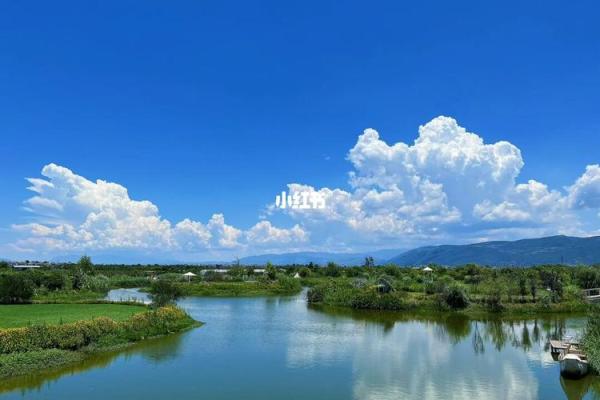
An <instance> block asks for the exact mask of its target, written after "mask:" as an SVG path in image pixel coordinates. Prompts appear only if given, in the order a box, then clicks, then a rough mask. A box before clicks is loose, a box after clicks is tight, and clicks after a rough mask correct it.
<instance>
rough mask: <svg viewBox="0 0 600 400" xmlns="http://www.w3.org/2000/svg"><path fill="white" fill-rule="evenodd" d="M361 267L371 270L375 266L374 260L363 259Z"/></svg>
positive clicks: (369, 258) (369, 257)
mask: <svg viewBox="0 0 600 400" xmlns="http://www.w3.org/2000/svg"><path fill="white" fill-rule="evenodd" d="M363 266H364V267H365V268H373V267H374V266H375V260H374V259H373V257H371V256H368V257H365V263H364V264H363Z"/></svg>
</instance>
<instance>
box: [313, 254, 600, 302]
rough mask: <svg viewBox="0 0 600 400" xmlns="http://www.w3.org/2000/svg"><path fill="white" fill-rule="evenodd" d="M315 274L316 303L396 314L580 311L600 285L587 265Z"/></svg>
mask: <svg viewBox="0 0 600 400" xmlns="http://www.w3.org/2000/svg"><path fill="white" fill-rule="evenodd" d="M309 274H311V275H310V276H312V277H313V278H314V277H316V276H319V277H321V279H320V280H319V279H313V280H314V282H315V284H314V285H313V288H312V289H311V290H310V292H309V294H308V300H309V302H311V303H322V304H330V305H339V306H347V307H352V308H370V309H392V310H399V309H411V308H419V307H423V306H428V307H431V308H436V309H454V310H457V309H465V308H467V307H470V308H478V309H481V310H485V311H492V312H500V311H504V310H506V309H507V308H509V309H512V310H523V311H526V310H538V311H542V310H547V311H559V310H561V311H574V310H583V309H585V307H586V303H585V298H584V295H583V293H582V289H589V288H597V287H600V268H599V267H587V266H578V267H567V266H561V265H545V266H537V267H532V268H489V267H481V266H478V265H473V264H471V265H465V266H461V267H456V268H444V267H440V266H430V267H429V268H428V269H426V270H424V269H415V268H399V267H397V266H393V265H390V266H385V267H354V268H339V267H337V266H335V265H328V266H327V267H325V268H321V269H316V270H314V271H313V270H310V272H309ZM323 278H329V279H328V280H323ZM308 280H310V278H309V279H308Z"/></svg>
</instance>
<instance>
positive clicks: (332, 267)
mask: <svg viewBox="0 0 600 400" xmlns="http://www.w3.org/2000/svg"><path fill="white" fill-rule="evenodd" d="M323 275H325V276H330V277H332V278H335V277H338V276H340V275H342V268H341V267H340V266H338V265H337V264H336V263H334V262H329V263H327V266H326V267H325V268H323Z"/></svg>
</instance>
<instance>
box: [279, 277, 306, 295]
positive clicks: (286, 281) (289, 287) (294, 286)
mask: <svg viewBox="0 0 600 400" xmlns="http://www.w3.org/2000/svg"><path fill="white" fill-rule="evenodd" d="M278 284H279V287H280V291H281V292H282V293H294V292H299V291H300V290H302V285H301V284H300V281H299V280H298V279H294V278H292V277H289V276H280V277H279V280H278Z"/></svg>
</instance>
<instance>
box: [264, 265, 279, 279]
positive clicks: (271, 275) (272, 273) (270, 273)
mask: <svg viewBox="0 0 600 400" xmlns="http://www.w3.org/2000/svg"><path fill="white" fill-rule="evenodd" d="M265 274H266V275H267V278H268V279H269V280H272V281H274V280H275V279H276V278H277V268H275V267H274V266H273V264H271V263H270V262H268V263H267V266H266V267H265Z"/></svg>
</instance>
